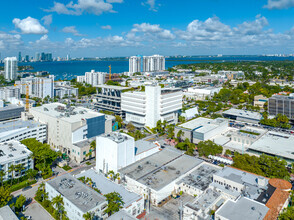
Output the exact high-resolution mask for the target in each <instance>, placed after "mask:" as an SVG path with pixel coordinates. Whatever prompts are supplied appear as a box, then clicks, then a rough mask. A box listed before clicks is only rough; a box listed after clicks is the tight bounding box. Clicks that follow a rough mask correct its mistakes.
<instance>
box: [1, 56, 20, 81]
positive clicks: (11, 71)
mask: <svg viewBox="0 0 294 220" xmlns="http://www.w3.org/2000/svg"><path fill="white" fill-rule="evenodd" d="M17 68H18V66H17V58H16V57H6V58H5V59H4V72H5V74H4V77H5V79H6V80H8V81H11V80H15V79H16V78H17V70H18V69H17Z"/></svg>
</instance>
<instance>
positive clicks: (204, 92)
mask: <svg viewBox="0 0 294 220" xmlns="http://www.w3.org/2000/svg"><path fill="white" fill-rule="evenodd" d="M221 89H222V87H192V88H188V92H189V93H193V94H194V97H195V98H197V100H199V99H200V100H205V99H206V98H209V99H210V98H212V97H213V96H214V95H215V94H217V93H219V91H220V90H221Z"/></svg>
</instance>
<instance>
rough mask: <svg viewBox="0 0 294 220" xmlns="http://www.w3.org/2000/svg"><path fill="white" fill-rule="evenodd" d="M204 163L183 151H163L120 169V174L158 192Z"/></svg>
mask: <svg viewBox="0 0 294 220" xmlns="http://www.w3.org/2000/svg"><path fill="white" fill-rule="evenodd" d="M202 162H203V161H202V160H200V159H197V158H195V157H191V156H188V155H186V154H183V153H182V152H181V151H175V150H170V149H163V150H162V151H159V152H157V153H155V154H153V155H151V156H149V157H146V158H144V159H142V160H139V161H137V162H135V163H133V164H131V165H129V166H127V167H124V168H122V169H120V170H119V173H121V174H123V175H125V176H128V177H129V178H132V179H134V180H136V181H138V182H139V183H141V184H143V185H145V186H148V187H150V188H152V189H154V190H156V191H157V190H160V189H161V188H163V187H165V186H166V185H168V184H170V183H171V182H172V181H174V180H176V179H178V178H179V177H180V176H182V175H184V174H186V173H187V172H188V171H190V170H191V169H193V168H194V167H196V166H198V165H200V164H201V163H202Z"/></svg>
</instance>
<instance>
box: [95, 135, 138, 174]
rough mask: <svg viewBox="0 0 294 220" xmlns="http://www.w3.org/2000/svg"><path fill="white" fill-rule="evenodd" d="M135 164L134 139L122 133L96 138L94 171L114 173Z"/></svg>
mask: <svg viewBox="0 0 294 220" xmlns="http://www.w3.org/2000/svg"><path fill="white" fill-rule="evenodd" d="M134 162H135V142H134V138H132V137H131V136H129V135H126V134H122V133H111V134H106V135H102V136H99V137H97V138H96V170H98V171H101V172H103V173H108V171H110V170H113V171H114V172H115V173H117V171H118V170H119V169H121V168H123V167H126V166H128V165H129V164H132V163H134Z"/></svg>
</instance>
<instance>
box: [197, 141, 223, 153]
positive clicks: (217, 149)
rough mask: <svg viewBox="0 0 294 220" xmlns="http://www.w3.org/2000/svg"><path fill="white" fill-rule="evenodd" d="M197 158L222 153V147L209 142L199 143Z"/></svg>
mask: <svg viewBox="0 0 294 220" xmlns="http://www.w3.org/2000/svg"><path fill="white" fill-rule="evenodd" d="M197 149H198V153H199V156H206V157H208V156H209V155H217V154H221V153H222V152H223V147H222V146H220V145H217V144H215V143H213V142H212V141H211V140H208V141H201V142H199V143H198V145H197Z"/></svg>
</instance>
